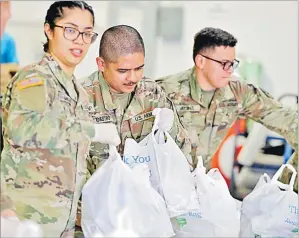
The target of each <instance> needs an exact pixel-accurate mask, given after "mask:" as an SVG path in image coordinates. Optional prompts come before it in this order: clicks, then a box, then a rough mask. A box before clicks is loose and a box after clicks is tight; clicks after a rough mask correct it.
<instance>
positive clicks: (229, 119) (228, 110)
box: [213, 102, 238, 131]
mask: <svg viewBox="0 0 299 238" xmlns="http://www.w3.org/2000/svg"><path fill="white" fill-rule="evenodd" d="M215 113H216V114H215V119H214V122H213V124H214V125H215V126H218V131H220V130H223V129H224V128H226V127H227V128H229V127H230V126H231V125H232V124H233V122H234V121H235V120H236V119H237V115H238V103H237V102H221V103H220V104H219V105H218V107H217V109H216V112H215Z"/></svg>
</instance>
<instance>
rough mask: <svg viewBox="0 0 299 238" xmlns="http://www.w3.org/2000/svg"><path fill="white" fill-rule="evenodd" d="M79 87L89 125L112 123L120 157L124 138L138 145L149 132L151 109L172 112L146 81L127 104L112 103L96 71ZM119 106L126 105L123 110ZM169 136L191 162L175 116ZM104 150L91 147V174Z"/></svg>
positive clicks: (154, 86)
mask: <svg viewBox="0 0 299 238" xmlns="http://www.w3.org/2000/svg"><path fill="white" fill-rule="evenodd" d="M82 85H83V87H84V88H85V90H86V91H87V93H88V95H89V101H90V104H89V105H88V110H89V113H90V116H91V117H92V118H93V122H94V123H108V122H110V123H115V124H116V126H117V129H118V132H119V135H120V138H121V144H120V145H119V147H118V151H119V153H120V154H121V155H122V154H123V151H124V144H125V140H126V139H127V138H133V139H135V140H136V141H137V142H140V141H141V140H143V139H144V138H145V137H146V136H147V135H148V134H149V133H150V132H151V130H152V127H153V123H154V116H153V115H152V111H153V110H154V108H165V107H166V108H171V109H174V107H173V105H172V102H171V101H170V100H169V99H168V98H167V97H166V95H165V93H164V92H163V91H162V89H161V88H160V87H159V86H158V85H157V84H156V83H155V82H154V81H153V80H151V79H148V78H144V79H142V80H141V81H140V82H139V83H138V85H137V86H136V88H135V91H134V92H133V93H131V94H129V95H128V96H129V99H128V101H127V102H128V103H119V104H115V98H114V97H113V94H112V93H110V87H109V85H108V84H107V83H106V81H105V79H104V78H103V76H102V74H101V73H99V72H98V71H96V72H94V73H93V74H91V75H90V76H89V77H88V78H85V79H82ZM120 104H123V105H125V104H126V107H127V109H125V108H123V107H122V106H121V105H120ZM170 134H171V136H172V137H173V138H174V139H175V141H176V143H177V145H178V146H179V147H180V148H181V149H182V151H183V152H184V154H185V155H186V157H188V156H189V161H190V163H191V157H190V152H191V145H190V141H189V139H187V133H186V131H185V130H184V128H183V127H182V125H181V124H180V123H179V119H178V116H177V114H176V113H175V120H174V124H173V127H172V129H171V131H170ZM108 151H109V146H108V145H107V144H101V143H92V144H91V149H90V152H89V155H90V157H89V158H88V165H87V167H88V170H89V172H90V173H91V174H92V173H93V172H94V171H95V170H96V169H97V168H98V167H100V166H101V165H102V164H103V163H104V162H105V160H106V159H108V157H109V153H108ZM187 159H188V158H187ZM78 219H80V209H79V210H78ZM78 223H80V222H78ZM78 223H77V224H78ZM78 225H79V224H78ZM77 229H78V231H77V233H76V236H77V237H83V235H82V234H81V232H80V228H79V227H78V228H77Z"/></svg>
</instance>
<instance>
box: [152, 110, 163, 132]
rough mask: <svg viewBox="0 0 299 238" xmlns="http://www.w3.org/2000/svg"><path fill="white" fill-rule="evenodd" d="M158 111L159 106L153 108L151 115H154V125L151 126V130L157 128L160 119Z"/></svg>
mask: <svg viewBox="0 0 299 238" xmlns="http://www.w3.org/2000/svg"><path fill="white" fill-rule="evenodd" d="M160 112H161V108H155V109H154V110H153V115H154V116H155V121H154V126H153V128H152V132H154V131H155V130H158V129H159V126H158V124H159V121H160Z"/></svg>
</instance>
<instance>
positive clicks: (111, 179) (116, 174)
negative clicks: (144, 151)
mask: <svg viewBox="0 0 299 238" xmlns="http://www.w3.org/2000/svg"><path fill="white" fill-rule="evenodd" d="M81 225H82V229H83V233H84V235H85V236H86V237H171V236H173V235H174V232H173V229H172V226H171V222H170V220H169V217H168V213H167V210H166V206H165V202H164V201H163V198H162V197H161V196H160V195H159V194H158V193H157V192H156V191H155V190H154V189H153V188H152V186H151V184H150V181H149V171H148V168H147V166H146V165H145V164H139V165H138V166H135V167H134V168H133V169H131V168H130V167H128V165H126V164H125V163H124V162H123V161H122V159H121V157H120V155H119V154H118V152H117V150H116V148H115V147H112V146H110V151H109V159H108V160H107V161H106V162H105V163H104V164H103V166H102V167H100V168H99V169H98V170H97V171H96V172H95V173H94V174H93V175H92V176H91V178H90V179H89V180H88V181H87V183H86V184H85V186H84V187H83V191H82V218H81Z"/></svg>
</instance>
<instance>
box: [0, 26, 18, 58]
mask: <svg viewBox="0 0 299 238" xmlns="http://www.w3.org/2000/svg"><path fill="white" fill-rule="evenodd" d="M0 42H1V45H0V53H1V55H0V64H9V63H16V64H18V63H19V59H18V56H17V49H16V43H15V40H14V38H13V37H12V36H11V35H10V34H8V33H5V32H4V34H3V35H2V38H1V40H0Z"/></svg>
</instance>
